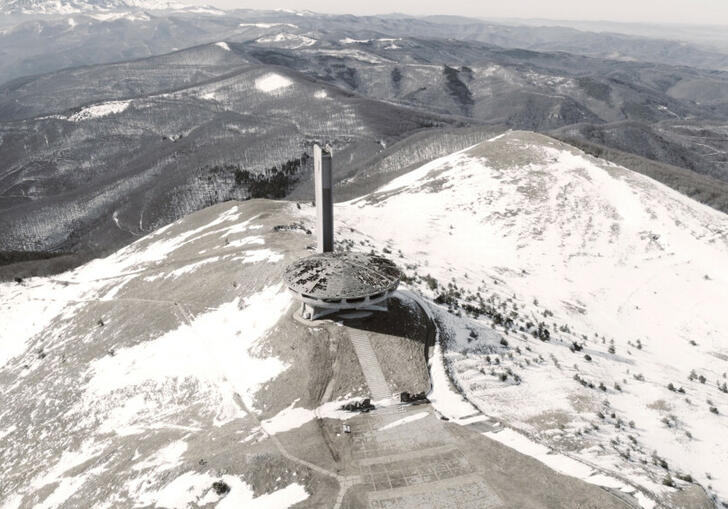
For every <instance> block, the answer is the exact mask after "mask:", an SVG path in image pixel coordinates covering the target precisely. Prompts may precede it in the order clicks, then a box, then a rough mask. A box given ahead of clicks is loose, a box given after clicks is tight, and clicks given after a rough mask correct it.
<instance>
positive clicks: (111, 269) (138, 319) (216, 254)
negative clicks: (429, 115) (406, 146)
mask: <svg viewBox="0 0 728 509" xmlns="http://www.w3.org/2000/svg"><path fill="white" fill-rule="evenodd" d="M287 208H288V205H287V204H280V203H270V202H269V203H262V202H249V203H247V204H246V206H245V208H244V209H243V208H242V207H238V206H236V205H234V204H222V205H220V206H218V207H211V208H208V209H206V210H205V211H203V212H201V213H199V214H196V215H195V216H193V217H188V218H185V219H184V220H182V221H179V222H177V223H174V224H171V225H169V226H167V227H165V228H163V229H160V230H158V231H157V232H155V233H154V234H152V235H149V236H147V237H145V238H143V239H141V240H140V241H139V242H136V243H134V244H132V245H130V246H127V247H126V248H124V249H122V250H120V251H119V252H117V253H115V254H113V255H111V256H109V257H107V258H105V259H99V260H95V261H93V262H91V263H89V264H86V265H84V266H82V267H79V268H78V269H77V270H75V271H73V272H68V273H65V274H63V275H62V276H59V277H57V278H34V279H31V280H26V281H24V282H23V283H22V284H16V283H12V284H11V283H3V284H0V400H1V401H2V405H1V406H0V450H2V462H0V479H1V480H2V482H1V483H0V507H2V508H3V509H6V508H18V507H47V508H51V507H132V506H134V505H137V506H156V507H167V508H173V507H174V508H184V507H189V506H204V505H206V504H214V505H216V507H219V508H223V507H288V506H289V505H293V504H296V503H298V502H301V501H303V500H310V502H311V503H313V504H314V505H316V504H318V503H321V499H320V497H333V496H335V492H334V495H331V494H330V491H331V488H330V487H327V485H325V486H322V485H321V479H318V476H317V474H315V473H314V475H313V477H311V475H310V474H311V473H310V472H309V470H308V469H306V468H304V469H303V470H301V468H299V467H300V466H297V465H296V464H291V463H290V462H289V461H288V460H286V459H285V458H283V457H280V456H278V455H277V453H276V452H275V448H273V449H271V447H270V446H271V444H270V443H269V441H268V442H266V443H264V444H258V442H259V441H260V439H262V437H263V436H264V434H265V432H264V431H263V430H262V429H261V427H260V426H261V424H260V421H259V420H258V417H256V416H257V415H261V416H265V417H268V416H271V417H274V416H275V415H276V413H277V412H278V411H279V410H281V409H284V408H287V407H288V406H289V405H290V406H293V405H292V404H291V402H290V401H287V400H285V398H283V397H281V396H280V392H279V391H276V389H275V387H276V386H277V385H276V380H277V379H278V378H280V377H281V375H282V374H283V373H284V372H288V373H290V372H291V366H292V364H295V363H294V362H292V361H291V359H290V358H288V359H286V358H284V356H285V355H286V351H282V352H281V350H279V349H278V347H277V346H276V345H275V341H271V339H270V338H271V332H272V331H273V330H275V329H276V324H277V323H278V321H279V320H280V319H281V317H284V316H286V313H287V311H288V310H289V309H291V298H290V295H289V294H288V293H287V291H286V290H285V287H283V285H282V283H281V272H282V270H283V267H284V266H285V263H286V262H287V261H288V256H287V253H291V252H295V254H294V256H296V257H297V256H300V253H301V251H303V250H304V249H303V248H304V245H305V244H306V242H308V240H309V237H308V236H306V235H305V234H304V233H303V232H301V231H297V230H291V231H288V230H286V231H281V232H277V231H276V230H275V229H274V228H273V226H274V225H276V224H277V223H276V222H277V221H288V220H290V216H289V215H287V213H286V210H287ZM289 250H293V251H289ZM290 322H292V320H291V321H290ZM284 336H285V335H284ZM274 337H275V336H274ZM293 338H295V333H294V334H291V335H290V337H289V339H293ZM288 349H289V350H290V348H288ZM301 380H302V386H303V387H306V381H305V377H304V379H301ZM263 386H265V393H264V395H257V394H258V393H259V392H260V391H261V388H262V387H263ZM284 388H285V386H284ZM271 399H272V402H271ZM296 401H299V400H296ZM299 404H307V403H306V402H305V401H304V400H303V397H301V400H300V402H299ZM310 413H311V415H313V412H310ZM261 418H262V417H261ZM311 418H312V417H311ZM309 419H310V418H309ZM278 421H280V419H279V420H278ZM278 421H276V420H275V419H272V421H271V422H273V424H275V426H277V428H281V427H284V425H285V424H286V422H288V421H287V420H286V419H285V418H284V419H283V421H284V422H278ZM273 424H272V425H271V427H274V426H273ZM289 426H290V425H289ZM294 427H295V426H294ZM274 428H275V427H274ZM277 428H275V429H277ZM263 429H265V428H263ZM231 444H237V446H236V447H233V446H232V445H231ZM244 450H249V451H255V454H253V455H249V456H246V455H245V454H244V453H243V452H241V451H244ZM262 472H266V473H265V474H262V476H263V477H261V473H262ZM268 474H270V475H272V477H271V478H270V479H267V480H266V478H267V476H268ZM216 481H221V482H224V483H226V485H227V486H228V488H231V491H230V493H229V494H228V496H225V497H224V498H223V495H225V493H224V492H217V491H215V490H214V489H213V487H212V485H213V483H214V482H216ZM326 482H328V481H326V479H325V478H324V484H326ZM326 493H329V494H328V495H326ZM218 502H219V503H218Z"/></svg>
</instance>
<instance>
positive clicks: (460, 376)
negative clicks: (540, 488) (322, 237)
mask: <svg viewBox="0 0 728 509" xmlns="http://www.w3.org/2000/svg"><path fill="white" fill-rule="evenodd" d="M335 214H336V217H337V221H339V224H340V232H341V235H342V236H346V237H351V238H352V239H353V240H355V242H357V243H358V242H359V241H364V242H366V243H371V245H372V246H374V247H377V248H379V249H382V248H385V247H386V248H387V249H389V250H391V251H392V252H393V253H399V251H401V255H400V256H401V257H400V258H399V259H398V262H399V263H400V264H401V265H402V266H407V269H408V270H407V271H406V272H407V273H408V275H409V276H411V277H414V279H415V283H416V285H417V287H418V288H419V289H421V290H422V291H423V292H424V293H425V294H426V295H429V296H430V297H432V298H435V297H437V296H441V297H440V299H439V302H440V303H441V304H442V306H443V308H446V307H448V306H449V307H450V308H451V310H452V311H453V313H455V314H461V315H462V316H461V317H457V316H455V315H454V314H449V315H448V314H444V315H443V316H444V317H445V318H442V319H441V320H442V323H441V326H442V328H443V330H445V331H447V333H448V334H447V336H448V338H449V341H448V342H446V343H445V347H446V351H445V352H444V355H445V358H446V363H447V366H448V368H449V371H450V372H451V373H452V375H453V378H454V380H455V382H456V383H457V384H458V386H459V387H460V389H461V390H462V391H463V392H464V393H465V394H466V395H467V397H468V399H469V400H470V401H471V402H472V403H474V404H475V405H477V406H478V408H480V409H481V410H482V411H484V412H485V413H486V414H489V415H492V416H495V417H497V418H499V419H501V420H503V421H505V422H506V423H508V424H510V425H512V426H514V427H516V428H518V429H520V430H522V431H524V432H526V433H528V434H529V435H530V436H532V437H534V438H535V439H536V440H539V441H541V442H543V443H545V444H547V445H549V446H550V447H552V448H554V449H556V450H558V451H563V452H565V453H568V454H569V455H570V456H572V457H576V458H580V459H582V460H584V461H585V462H588V463H589V464H594V465H596V466H598V467H600V468H603V469H604V470H605V471H607V472H613V473H615V474H617V475H618V476H619V477H620V478H622V479H626V480H629V481H631V482H634V483H637V484H639V485H640V486H642V487H645V488H646V489H647V490H649V491H650V492H653V493H657V494H658V495H659V494H669V493H670V492H671V490H672V488H670V487H668V486H666V485H664V484H663V482H664V483H669V482H670V479H671V480H672V481H674V482H675V483H676V484H677V485H681V483H682V481H680V480H678V476H682V477H685V478H687V477H686V476H687V475H690V476H691V477H692V478H693V479H695V480H697V481H698V482H700V483H701V484H702V485H703V486H704V487H706V488H707V489H708V491H709V492H710V493H715V494H717V495H718V496H719V497H720V498H721V499H722V500H725V501H728V442H726V441H725V440H722V437H724V436H726V435H727V434H728V393H726V392H724V391H725V386H724V385H723V384H724V383H726V382H728V380H727V379H726V372H727V371H728V362H727V361H728V337H727V336H726V332H725V331H726V330H728V314H726V313H725V311H724V308H725V304H724V303H725V302H728V271H726V270H725V267H726V266H728V217H727V216H726V215H724V214H722V213H720V212H717V211H715V210H713V209H710V208H708V207H706V206H703V205H701V204H699V203H697V202H694V201H693V200H691V199H689V198H687V197H685V196H683V195H681V194H679V193H677V192H675V191H673V190H671V189H668V188H667V187H665V186H663V185H661V184H658V183H656V182H654V181H652V180H651V179H649V178H647V177H645V176H642V175H640V174H636V173H634V172H631V171H629V170H626V169H624V168H621V167H618V166H615V165H612V164H609V163H607V162H605V161H601V160H597V159H594V158H592V157H589V156H586V155H584V154H583V153H581V152H579V151H577V150H576V149H573V148H571V147H568V146H566V145H563V144H561V143H558V142H556V141H554V140H552V139H550V138H547V137H544V136H540V135H535V134H532V133H522V132H512V133H508V134H506V135H504V136H501V137H498V138H497V139H493V140H491V141H488V142H484V143H482V144H480V145H477V146H475V147H471V148H470V149H466V150H463V151H461V152H459V153H456V154H453V155H451V156H447V157H444V158H441V159H438V160H435V161H433V162H431V163H429V164H426V165H424V166H422V167H421V168H419V169H417V170H414V171H412V172H410V173H408V174H406V175H404V176H402V177H400V178H398V179H395V180H393V181H392V182H390V183H389V184H387V185H385V186H383V187H382V188H380V189H379V190H378V191H377V192H375V193H372V194H371V195H368V196H365V197H362V198H360V199H357V200H353V201H351V202H348V203H345V204H341V205H338V206H337V208H336V212H335ZM350 228H354V229H355V230H357V231H358V232H361V235H359V234H356V233H350V232H349V229H350ZM367 245H369V244H367ZM392 256H395V254H393V255H392ZM395 259H397V258H395ZM430 278H431V279H430ZM456 303H457V304H456ZM464 305H470V306H472V308H471V311H473V313H470V314H471V315H479V318H478V319H477V320H475V319H473V317H472V316H471V317H467V316H466V315H468V313H467V311H465V310H463V308H462V307H463V306H464ZM486 312H487V313H486ZM539 324H541V326H540V327H539ZM506 327H507V331H506ZM494 328H495V329H496V330H497V333H494V332H493V329H494ZM539 329H540V330H541V337H542V338H545V333H544V332H543V331H544V330H548V334H549V338H548V341H541V340H539V339H538V338H537V337H536V336H537V335H538V334H539ZM501 339H503V341H501ZM435 375H436V373H435V374H433V376H435ZM703 377H704V378H703ZM670 384H672V385H670ZM683 391H684V392H683ZM716 412H717V413H716ZM665 462H666V463H665ZM665 464H666V465H667V467H668V469H669V470H667V469H665V468H664V465H665ZM668 473H669V475H670V478H669V479H668V478H667V476H668Z"/></svg>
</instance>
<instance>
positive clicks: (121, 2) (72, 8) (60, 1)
mask: <svg viewBox="0 0 728 509" xmlns="http://www.w3.org/2000/svg"><path fill="white" fill-rule="evenodd" d="M184 7H187V6H186V5H184V4H181V3H179V2H166V1H161V0H89V1H84V0H56V1H48V0H1V1H0V13H2V14H30V15H33V14H76V13H87V12H99V11H111V10H121V9H150V10H164V9H179V8H184Z"/></svg>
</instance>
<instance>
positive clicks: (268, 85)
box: [255, 73, 293, 93]
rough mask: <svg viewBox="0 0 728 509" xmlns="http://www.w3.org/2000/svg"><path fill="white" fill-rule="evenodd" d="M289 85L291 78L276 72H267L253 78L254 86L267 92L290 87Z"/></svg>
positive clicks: (291, 83)
mask: <svg viewBox="0 0 728 509" xmlns="http://www.w3.org/2000/svg"><path fill="white" fill-rule="evenodd" d="M291 85H293V82H292V81H291V80H289V79H288V78H286V77H285V76H281V75H280V74H276V73H268V74H266V75H264V76H261V77H260V78H258V79H257V80H255V88H257V89H258V90H260V91H261V92H267V93H271V92H275V91H277V90H280V89H282V88H287V87H290V86H291Z"/></svg>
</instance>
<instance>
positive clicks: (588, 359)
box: [584, 353, 592, 362]
mask: <svg viewBox="0 0 728 509" xmlns="http://www.w3.org/2000/svg"><path fill="white" fill-rule="evenodd" d="M584 360H586V361H589V362H591V360H592V358H591V355H589V354H588V353H587V354H584Z"/></svg>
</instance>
